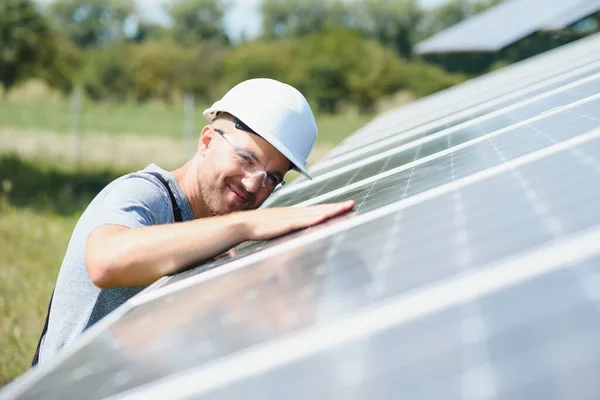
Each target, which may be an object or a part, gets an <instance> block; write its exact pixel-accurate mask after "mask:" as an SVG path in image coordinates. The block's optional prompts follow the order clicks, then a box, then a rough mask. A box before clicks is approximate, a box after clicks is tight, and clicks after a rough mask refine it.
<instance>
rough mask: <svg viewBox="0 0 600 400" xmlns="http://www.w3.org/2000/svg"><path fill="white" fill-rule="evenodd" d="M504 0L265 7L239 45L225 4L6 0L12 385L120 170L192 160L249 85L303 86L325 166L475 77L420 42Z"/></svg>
mask: <svg viewBox="0 0 600 400" xmlns="http://www.w3.org/2000/svg"><path fill="white" fill-rule="evenodd" d="M498 2H499V1H498V0H446V1H445V2H443V4H442V5H441V6H440V7H438V8H435V9H423V8H422V7H421V6H420V4H419V3H418V2H417V0H344V1H342V0H304V1H292V0H263V1H262V2H261V4H260V14H261V20H262V29H261V31H260V33H259V34H258V35H256V36H255V37H252V38H248V37H244V36H243V35H242V36H241V37H238V38H232V37H229V36H228V33H227V29H226V23H225V22H224V21H225V19H224V18H225V16H226V15H227V13H228V10H229V9H230V7H231V6H232V2H227V1H225V0H172V1H168V2H166V3H165V4H166V6H165V10H164V11H165V13H166V14H167V15H168V18H169V21H170V23H168V24H157V23H154V22H151V21H148V20H145V19H144V18H143V17H142V13H140V7H143V5H144V2H143V1H138V2H135V3H134V2H133V1H132V0H55V1H44V2H33V1H30V0H2V1H0V349H1V352H0V386H2V385H3V384H5V383H6V382H8V381H10V380H11V379H13V378H14V377H16V376H17V375H19V374H21V373H22V372H24V371H25V370H26V369H27V368H28V366H29V363H30V361H31V357H32V355H33V352H34V349H35V346H36V344H37V340H38V337H39V334H40V331H41V328H42V325H43V320H44V317H45V314H46V309H47V304H48V300H49V298H50V294H51V292H52V289H53V287H54V282H55V279H56V274H57V271H58V268H59V267H60V263H61V260H62V257H63V255H64V251H65V249H66V246H67V243H68V240H69V237H70V234H71V231H72V229H73V227H74V225H75V223H76V221H77V218H78V216H79V215H80V214H81V212H82V211H83V209H84V208H85V206H86V205H87V203H88V202H89V201H90V200H91V199H92V197H93V196H94V195H95V194H96V193H97V192H98V191H99V190H100V189H101V188H102V187H103V186H104V185H106V184H107V183H108V182H110V180H112V179H114V178H115V177H117V176H119V175H121V174H123V173H126V172H129V171H132V170H136V169H140V168H143V167H144V166H145V165H147V164H148V163H150V162H156V163H158V164H159V165H161V166H162V167H164V168H167V169H172V168H176V167H177V166H179V165H181V164H182V163H183V162H185V161H186V160H187V158H188V157H189V156H190V155H191V154H192V152H193V151H194V146H195V141H196V140H197V138H196V137H195V136H196V134H195V133H194V132H197V131H199V130H200V127H201V126H202V123H203V121H202V116H201V111H202V110H203V109H204V107H205V106H207V105H209V104H210V103H212V102H213V101H214V100H216V99H217V98H219V97H220V96H221V95H222V94H224V93H225V91H226V90H228V89H229V88H230V87H231V86H233V85H234V84H236V83H238V82H240V81H241V80H243V79H247V78H252V77H261V76H262V77H271V78H275V79H280V80H283V81H285V82H288V83H290V84H292V85H294V86H296V87H298V88H299V89H300V90H301V91H302V92H303V93H304V94H305V95H306V96H307V97H308V99H309V100H310V102H311V104H312V105H313V109H314V111H315V113H316V115H317V119H318V124H319V131H320V132H319V140H318V143H317V148H316V150H315V152H314V154H313V156H312V157H311V160H310V161H311V162H314V160H316V159H318V158H319V157H320V156H322V155H323V154H324V153H326V152H327V151H328V150H329V149H331V148H332V147H333V146H335V145H336V144H338V143H339V142H340V141H341V140H343V138H344V137H346V136H347V135H349V134H351V133H352V132H353V131H354V130H356V129H357V128H359V127H360V126H362V125H364V124H365V123H366V122H368V120H369V119H370V118H372V116H373V115H375V114H376V113H378V112H381V111H384V110H386V109H388V108H391V107H395V106H397V105H399V104H403V103H405V102H408V101H411V100H413V99H415V98H418V97H421V96H425V95H428V94H430V93H433V92H436V91H438V90H441V89H444V88H447V87H450V86H452V85H455V84H457V83H459V82H462V81H463V80H465V79H467V78H468V77H470V76H472V75H470V76H467V75H465V74H464V73H448V72H447V71H445V70H444V69H443V68H442V67H440V66H436V65H433V64H428V63H427V62H425V61H424V60H422V59H419V58H418V57H417V56H416V55H415V54H414V53H413V51H412V49H413V46H414V44H415V43H417V42H418V41H420V40H423V39H425V38H427V37H429V36H431V35H432V34H434V33H436V32H439V31H441V30H443V29H445V28H447V27H449V26H451V25H454V24H456V23H457V22H459V21H461V20H462V19H464V18H466V17H468V16H471V15H473V14H475V13H477V12H480V11H482V10H484V9H486V8H487V7H490V6H492V5H494V4H496V3H498ZM481 72H484V71H478V73H481ZM194 111H195V112H194ZM183 132H187V133H186V134H185V135H184V134H183ZM190 132H191V133H190ZM186 135H187V136H186Z"/></svg>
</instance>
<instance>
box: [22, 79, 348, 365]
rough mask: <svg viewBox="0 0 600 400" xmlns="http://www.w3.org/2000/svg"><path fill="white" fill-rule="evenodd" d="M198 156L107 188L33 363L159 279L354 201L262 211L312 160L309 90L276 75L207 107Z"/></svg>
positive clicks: (61, 282) (79, 232)
mask: <svg viewBox="0 0 600 400" xmlns="http://www.w3.org/2000/svg"><path fill="white" fill-rule="evenodd" d="M204 116H205V117H206V118H207V119H208V121H209V122H210V124H209V125H207V126H205V127H204V128H203V129H202V132H201V133H200V140H199V143H198V148H197V151H196V153H195V154H194V156H193V157H192V158H191V159H190V160H189V161H188V162H187V163H186V164H185V165H183V166H182V167H180V168H178V169H176V170H174V171H171V172H168V171H165V170H163V169H161V168H160V167H158V166H157V165H155V164H151V165H149V166H148V167H146V168H145V169H144V170H141V171H138V172H135V173H131V174H128V175H125V176H122V177H120V178H118V179H116V180H115V181H113V182H111V183H110V184H109V185H108V186H106V187H105V188H104V189H103V190H102V191H101V192H100V193H99V194H98V195H97V196H96V198H95V199H94V200H93V201H92V202H91V203H90V205H89V206H88V207H87V209H86V210H85V211H84V213H83V214H82V216H81V218H80V219H79V221H78V223H77V225H76V227H75V229H74V231H73V235H72V236H71V240H70V242H69V245H68V248H67V252H66V254H65V258H64V260H63V263H62V266H61V269H60V272H59V275H58V280H57V283H56V287H55V292H54V295H53V298H52V302H51V305H50V307H49V313H48V318H47V320H46V325H45V327H44V330H43V332H42V336H41V340H40V344H39V346H38V351H36V354H35V357H34V360H33V364H34V365H35V364H37V363H38V362H41V361H44V360H46V359H48V358H50V357H52V356H53V355H54V354H56V353H57V352H58V351H59V350H61V349H62V348H64V347H65V346H67V345H68V344H69V343H71V342H72V341H73V340H74V339H75V338H76V337H78V336H79V335H80V334H81V333H82V332H83V331H84V330H85V329H87V328H89V327H90V326H92V325H93V324H95V323H96V322H98V321H99V320H100V319H102V318H103V317H104V316H106V315H107V314H108V313H110V312H111V311H113V310H114V309H116V308H117V307H118V306H120V305H121V304H123V303H124V302H125V301H127V299H129V298H131V297H132V296H134V295H135V294H137V293H139V292H140V291H141V290H142V289H143V288H145V287H146V286H147V285H149V284H151V283H152V282H155V281H156V280H157V279H159V278H160V277H162V276H165V275H168V274H172V273H175V272H177V271H179V270H181V269H183V268H186V267H189V266H192V265H194V264H196V263H199V262H201V261H204V260H208V259H211V258H213V257H215V256H217V255H219V254H221V253H223V252H225V251H227V250H229V249H231V248H232V247H234V246H236V245H238V244H239V243H242V242H244V241H247V240H264V239H270V238H272V237H275V236H279V235H282V234H286V233H289V232H291V231H293V230H296V229H300V228H305V227H308V226H311V225H314V224H317V223H320V222H322V221H324V220H326V219H328V218H331V217H334V216H336V215H338V214H341V213H343V212H345V211H348V210H350V209H352V207H353V205H354V204H353V202H346V203H338V204H327V205H319V206H313V207H298V208H266V209H261V210H256V209H257V208H258V207H259V206H260V205H261V204H263V202H264V201H265V200H266V199H267V198H268V197H269V196H270V195H271V193H273V191H275V190H276V189H277V188H278V187H281V186H282V185H283V184H284V183H285V182H284V181H283V177H284V175H285V174H286V172H287V171H288V170H290V169H295V170H298V171H299V172H300V173H302V174H303V175H305V176H306V177H308V178H310V176H309V174H308V172H307V170H306V160H307V157H308V155H309V154H310V152H311V151H312V149H313V147H314V144H315V141H316V138H317V126H316V123H315V119H314V116H313V114H312V111H311V109H310V106H309V104H308V102H307V101H306V99H305V98H304V96H303V95H302V94H301V93H300V92H299V91H298V90H296V89H295V88H293V87H292V86H289V85H287V84H284V83H282V82H278V81H275V80H272V79H251V80H248V81H244V82H242V83H240V84H238V85H236V86H235V87H233V88H232V89H231V90H230V91H229V92H227V93H226V94H225V96H224V97H223V98H222V99H221V100H219V101H217V102H216V103H215V104H214V105H213V106H212V107H211V108H209V109H207V110H205V111H204Z"/></svg>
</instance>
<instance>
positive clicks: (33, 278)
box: [0, 85, 371, 386]
mask: <svg viewBox="0 0 600 400" xmlns="http://www.w3.org/2000/svg"><path fill="white" fill-rule="evenodd" d="M201 111H202V107H198V109H197V110H196V128H197V129H196V130H198V128H199V127H201V126H202V124H203V123H204V121H203V120H202V115H201ZM370 118H371V116H364V115H359V114H356V113H353V112H352V111H348V112H346V113H344V114H343V115H338V116H318V117H317V120H318V125H319V140H318V142H317V147H316V148H315V150H314V151H313V154H312V155H311V158H310V160H309V162H310V163H312V162H314V161H315V160H317V159H318V158H320V157H321V156H323V155H324V154H325V153H326V152H327V151H328V150H329V149H331V148H332V147H333V146H335V145H336V144H337V143H339V142H340V141H341V140H343V138H344V137H346V136H347V135H348V134H350V133H352V132H353V131H354V130H356V129H358V128H359V127H360V126H362V125H364V124H365V123H366V122H368V120H369V119H370ZM182 121H183V112H182V107H181V105H172V106H168V105H164V104H149V105H139V104H97V103H92V102H88V101H86V102H84V106H83V117H82V126H83V148H82V159H81V162H80V163H79V164H77V163H76V157H75V154H76V151H75V149H76V146H75V141H74V138H73V137H72V135H71V134H70V132H71V115H70V103H69V101H68V99H64V98H62V97H61V96H59V95H57V94H55V93H49V92H47V91H44V89H43V88H42V90H41V91H40V90H39V87H37V86H35V85H34V87H33V89H32V88H31V87H28V88H25V89H21V90H18V91H16V92H13V93H11V94H10V95H9V96H7V98H3V99H2V98H0V249H1V251H0V349H1V357H0V386H2V385H4V384H6V383H7V382H9V381H11V380H12V379H14V378H15V377H16V376H18V375H20V374H22V373H23V372H24V371H26V370H27V369H28V367H29V365H30V362H31V358H32V356H33V353H34V351H35V346H36V345H37V341H38V338H39V334H40V332H41V329H42V326H43V322H44V318H45V315H46V309H47V306H48V300H49V298H50V295H51V293H52V290H53V288H54V283H55V280H56V276H57V273H58V269H59V267H60V264H61V261H62V257H63V256H64V252H65V250H66V247H67V244H68V241H69V238H70V235H71V231H72V229H73V227H74V226H75V224H76V222H77V219H78V217H79V215H80V214H81V212H82V211H83V209H84V208H85V206H86V205H87V203H88V202H89V201H90V200H91V198H92V197H93V196H94V195H95V193H97V192H98V191H99V190H100V189H101V188H102V187H103V186H104V185H106V184H107V183H108V182H110V180H112V179H114V178H115V177H117V176H118V175H120V174H122V173H125V172H128V171H132V170H136V169H139V168H143V167H145V166H146V165H147V164H149V163H150V162H155V163H157V164H159V165H161V166H162V167H164V168H167V169H171V168H175V167H177V166H179V165H181V164H182V163H183V162H185V161H186V160H187V159H188V157H189V156H190V155H191V154H192V152H193V149H194V148H195V145H196V138H190V139H187V140H185V139H184V138H183V137H182V136H183V135H182Z"/></svg>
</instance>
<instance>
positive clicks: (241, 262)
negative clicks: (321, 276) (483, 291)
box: [130, 129, 600, 307]
mask: <svg viewBox="0 0 600 400" xmlns="http://www.w3.org/2000/svg"><path fill="white" fill-rule="evenodd" d="M599 137H600V129H595V130H592V131H590V132H588V133H585V134H582V135H579V136H576V137H575V138H572V139H569V140H566V141H563V142H559V143H556V144H554V145H551V146H548V147H545V148H543V149H541V150H538V151H535V152H533V153H529V154H526V155H523V156H521V157H519V158H516V159H513V160H511V161H509V162H507V163H505V164H500V165H496V166H494V167H491V168H488V169H486V170H483V171H480V172H477V173H475V174H472V175H469V176H467V177H465V178H462V179H459V180H457V181H453V182H449V183H447V184H444V185H442V186H439V187H436V188H434V189H431V190H428V191H426V192H422V193H419V194H417V195H414V196H412V197H408V198H406V199H403V200H401V201H397V202H395V203H392V204H389V205H387V206H383V207H381V208H378V209H375V210H373V211H369V212H367V213H365V214H362V215H358V216H355V217H354V218H351V219H348V220H343V221H340V222H339V223H337V224H335V225H332V226H330V227H326V228H324V229H321V230H318V231H315V232H307V233H306V234H305V235H303V236H301V237H298V238H296V239H292V240H290V241H288V242H283V243H281V244H280V245H278V246H276V247H272V248H269V249H265V250H263V251H260V252H256V253H254V254H251V255H249V256H247V257H244V258H241V259H237V260H234V261H232V262H230V263H228V264H225V265H223V266H221V267H219V268H218V269H210V270H208V271H206V272H203V273H202V274H200V275H196V276H192V277H190V278H188V279H186V280H184V281H178V282H175V283H173V284H172V285H169V286H165V287H161V288H158V289H156V290H155V291H154V292H149V293H147V294H145V295H141V294H140V295H138V296H135V297H134V298H132V299H131V300H130V302H131V305H132V307H134V306H137V305H140V304H144V303H147V302H149V301H153V300H156V299H157V298H161V297H165V296H167V295H170V294H173V293H175V292H178V291H180V290H183V289H185V288H188V287H190V286H194V285H196V284H198V283H200V282H204V281H207V280H210V279H213V278H215V277H218V276H222V275H225V274H228V273H230V272H232V271H235V270H239V269H241V268H244V267H245V266H248V265H250V264H252V263H254V262H257V261H260V260H263V259H266V258H268V257H273V256H276V255H278V254H282V253H284V252H285V251H288V250H290V249H294V248H296V247H298V246H302V245H307V244H309V243H314V242H317V241H319V240H322V239H324V238H327V237H331V236H333V235H336V234H339V233H342V232H343V231H346V230H348V229H351V228H354V227H356V226H359V225H362V224H364V223H367V222H370V221H372V220H374V219H377V218H381V217H383V216H387V215H392V214H393V213H395V212H397V211H399V210H402V209H405V208H407V207H410V206H413V205H415V204H419V203H421V202H424V201H427V200H430V199H433V198H436V197H439V196H441V195H443V194H446V193H448V192H451V191H453V190H456V189H460V188H463V187H465V186H468V185H471V184H473V183H476V182H480V181H483V180H486V179H488V178H490V177H492V176H496V175H498V174H501V173H503V172H505V171H508V170H510V169H511V168H514V167H517V166H521V165H525V164H528V163H530V162H533V161H536V160H539V159H541V158H544V157H547V156H549V155H551V154H555V153H558V152H561V151H564V150H566V149H569V148H571V147H574V146H577V145H580V144H583V143H586V142H589V141H591V140H594V139H597V138H599Z"/></svg>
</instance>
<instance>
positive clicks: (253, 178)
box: [242, 172, 265, 193]
mask: <svg viewBox="0 0 600 400" xmlns="http://www.w3.org/2000/svg"><path fill="white" fill-rule="evenodd" d="M264 176H265V173H264V172H260V173H254V174H248V175H246V176H245V177H244V179H242V183H243V184H244V187H245V189H246V191H248V192H250V193H256V192H258V190H259V189H260V186H261V185H262V182H263V179H264Z"/></svg>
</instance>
